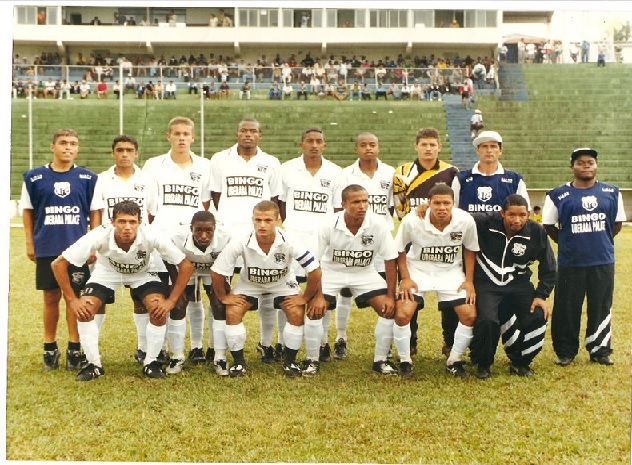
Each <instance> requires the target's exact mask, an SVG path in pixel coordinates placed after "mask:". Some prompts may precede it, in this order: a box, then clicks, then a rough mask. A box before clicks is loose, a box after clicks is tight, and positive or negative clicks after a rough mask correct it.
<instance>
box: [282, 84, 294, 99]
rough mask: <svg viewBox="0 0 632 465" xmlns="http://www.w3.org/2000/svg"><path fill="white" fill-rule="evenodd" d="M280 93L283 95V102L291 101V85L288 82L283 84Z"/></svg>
mask: <svg viewBox="0 0 632 465" xmlns="http://www.w3.org/2000/svg"><path fill="white" fill-rule="evenodd" d="M281 90H282V93H283V100H291V98H292V90H293V88H292V84H290V83H289V82H286V83H285V84H283V87H282V88H281Z"/></svg>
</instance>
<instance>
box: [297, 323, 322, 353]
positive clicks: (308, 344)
mask: <svg viewBox="0 0 632 465" xmlns="http://www.w3.org/2000/svg"><path fill="white" fill-rule="evenodd" d="M304 331H305V357H307V358H308V359H309V360H318V359H319V355H320V341H321V339H322V335H323V320H310V319H309V318H305V326H304ZM299 347H300V346H299Z"/></svg>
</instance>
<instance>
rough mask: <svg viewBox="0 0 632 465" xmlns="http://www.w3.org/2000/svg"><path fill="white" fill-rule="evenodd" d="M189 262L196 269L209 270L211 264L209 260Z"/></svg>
mask: <svg viewBox="0 0 632 465" xmlns="http://www.w3.org/2000/svg"><path fill="white" fill-rule="evenodd" d="M191 263H193V267H194V268H195V269H196V270H197V271H209V270H210V269H211V267H212V266H213V264H212V263H210V262H194V261H193V260H192V261H191Z"/></svg>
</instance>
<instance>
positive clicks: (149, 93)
mask: <svg viewBox="0 0 632 465" xmlns="http://www.w3.org/2000/svg"><path fill="white" fill-rule="evenodd" d="M145 98H153V99H155V98H156V86H154V83H153V82H152V81H149V82H148V83H147V85H146V86H145Z"/></svg>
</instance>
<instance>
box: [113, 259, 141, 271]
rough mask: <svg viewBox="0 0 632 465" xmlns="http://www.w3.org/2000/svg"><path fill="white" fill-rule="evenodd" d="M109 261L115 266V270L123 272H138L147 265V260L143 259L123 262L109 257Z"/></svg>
mask: <svg viewBox="0 0 632 465" xmlns="http://www.w3.org/2000/svg"><path fill="white" fill-rule="evenodd" d="M108 261H109V262H110V266H111V267H112V268H114V271H118V272H119V273H122V274H134V273H138V272H139V271H141V270H142V269H143V268H145V267H146V266H147V260H141V261H139V262H138V263H121V262H117V261H115V260H112V259H111V258H108Z"/></svg>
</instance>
